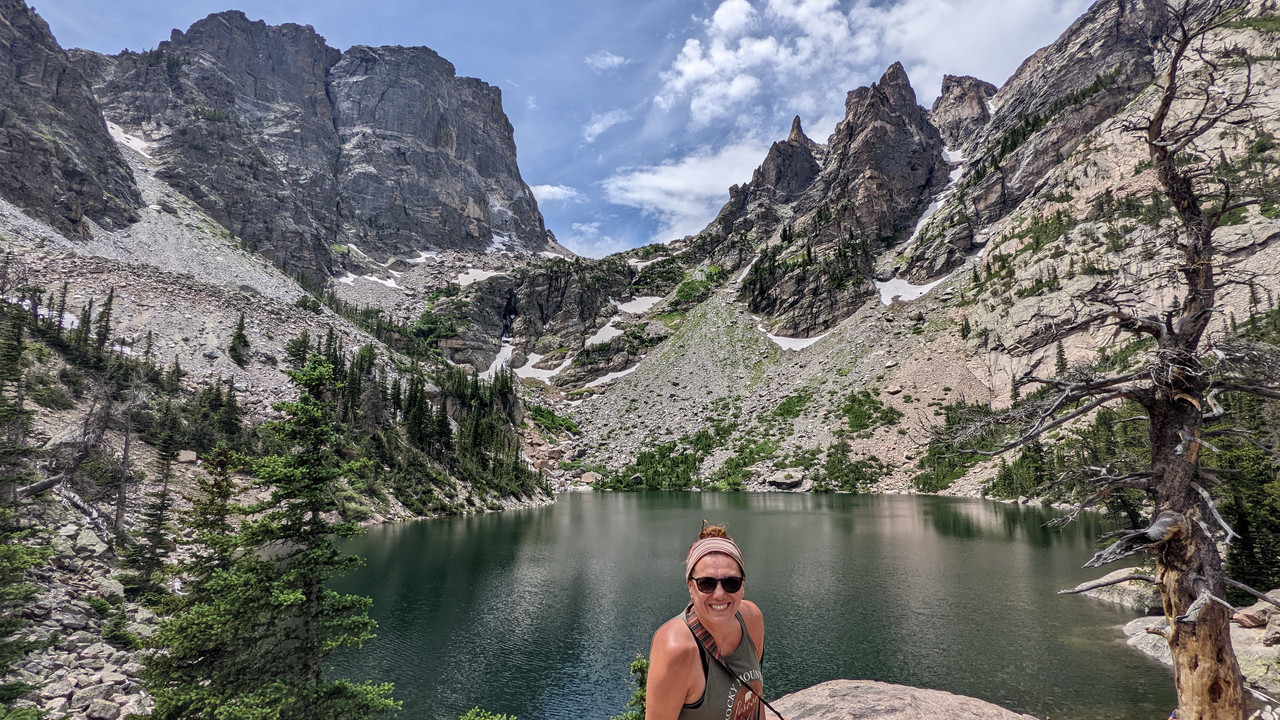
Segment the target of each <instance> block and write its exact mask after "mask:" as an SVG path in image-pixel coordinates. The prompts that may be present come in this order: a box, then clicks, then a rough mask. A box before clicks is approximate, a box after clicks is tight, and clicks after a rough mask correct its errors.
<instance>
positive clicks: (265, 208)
mask: <svg viewBox="0 0 1280 720" xmlns="http://www.w3.org/2000/svg"><path fill="white" fill-rule="evenodd" d="M78 62H79V64H80V65H81V67H85V68H89V69H91V70H92V71H93V72H95V74H96V75H97V82H96V86H95V90H96V92H97V94H98V96H99V97H100V98H101V101H102V103H103V111H104V113H105V114H106V116H107V118H108V119H109V120H111V121H112V122H115V123H117V124H118V125H120V126H121V127H122V128H124V130H125V132H127V133H129V134H131V135H134V136H135V137H137V138H138V139H139V140H140V141H141V142H143V143H145V145H146V147H147V152H148V154H149V155H150V157H151V159H152V160H154V161H155V162H156V164H157V165H158V168H157V172H156V175H157V177H159V178H160V179H162V180H164V181H166V182H168V183H169V184H170V185H172V186H174V187H175V188H177V189H178V190H179V191H180V192H181V193H182V194H184V195H186V196H187V197H189V198H190V199H192V200H193V201H195V202H196V203H198V204H199V205H200V206H201V208H202V209H203V210H204V211H205V212H207V213H209V215H210V216H212V217H213V218H214V219H215V220H217V221H218V222H219V223H221V224H222V225H223V226H224V227H226V228H227V229H228V230H230V231H231V232H232V233H233V234H234V235H235V236H236V237H238V238H240V239H241V240H242V241H243V242H244V243H245V244H246V245H248V246H250V247H251V248H253V249H255V250H257V251H258V252H260V253H262V254H263V255H265V256H267V257H268V258H270V259H272V260H273V261H274V262H275V263H276V264H277V265H279V266H281V267H283V268H285V269H286V270H287V271H289V272H291V273H293V272H302V273H304V274H307V275H310V276H312V277H315V278H325V277H328V276H331V275H334V274H340V273H341V272H342V271H343V270H344V269H345V267H346V263H347V262H348V260H349V259H351V258H349V257H348V253H347V252H346V251H345V250H343V251H341V252H335V250H334V248H344V247H345V246H348V245H354V246H356V247H357V248H358V249H359V252H360V253H363V254H365V255H367V256H369V257H371V258H373V259H374V260H376V261H377V262H378V263H383V262H387V261H389V260H390V259H391V258H393V257H410V258H411V257H416V256H418V254H419V253H421V252H423V251H433V250H442V249H457V250H464V251H472V252H487V251H490V250H495V249H501V248H506V249H519V250H528V251H539V250H543V249H547V248H548V247H549V243H550V242H552V238H551V237H550V236H549V234H548V233H547V231H546V228H545V226H544V223H543V219H542V215H541V213H540V212H539V211H538V207H537V202H536V201H535V200H534V197H533V194H532V192H531V191H530V190H529V188H528V187H527V186H526V185H525V184H524V181H523V180H522V179H521V177H520V172H519V168H518V166H517V164H516V150H515V141H514V132H513V129H512V127H511V124H510V122H509V121H508V120H507V117H506V115H505V114H504V113H503V110H502V95H501V92H500V91H499V90H498V89H497V88H495V87H493V86H490V85H489V84H487V83H484V82H482V81H480V80H476V79H473V78H459V77H457V76H456V73H455V70H454V67H453V65H452V64H451V63H449V62H448V61H447V60H445V59H444V58H441V57H440V56H439V55H438V54H437V53H435V52H434V51H432V50H430V49H428V48H422V47H417V48H404V47H377V48H375V47H367V46H356V47H353V48H351V49H350V50H348V51H347V52H346V53H342V52H339V51H338V50H336V49H334V48H332V47H329V46H328V45H327V44H326V43H325V40H324V38H323V37H321V36H320V35H319V34H317V33H316V32H315V30H314V29H313V28H312V27H310V26H308V25H295V24H284V25H268V24H266V23H265V22H263V21H261V20H250V19H249V18H248V17H247V16H246V15H245V14H244V13H242V12H239V11H228V12H223V13H216V14H214V15H210V16H208V17H206V18H205V19H203V20H200V21H199V22H197V23H195V24H193V25H192V26H191V27H190V28H189V29H188V30H187V31H186V32H182V31H177V30H175V31H174V32H173V33H172V35H171V36H170V39H169V40H168V41H166V42H162V43H160V45H159V46H158V47H157V48H156V49H155V50H153V51H150V52H146V53H129V52H125V53H122V54H120V55H118V56H115V57H111V58H104V57H102V56H97V57H96V58H95V57H92V56H91V54H88V53H85V54H83V55H82V56H81V57H80V58H78ZM229 158H230V159H234V160H233V161H232V162H228V159H229Z"/></svg>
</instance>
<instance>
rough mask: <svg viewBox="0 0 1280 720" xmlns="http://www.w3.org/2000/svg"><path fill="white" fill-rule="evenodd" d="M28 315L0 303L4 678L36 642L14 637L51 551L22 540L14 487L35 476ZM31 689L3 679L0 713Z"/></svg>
mask: <svg viewBox="0 0 1280 720" xmlns="http://www.w3.org/2000/svg"><path fill="white" fill-rule="evenodd" d="M25 321H26V315H25V313H23V312H22V311H21V310H20V309H19V308H16V307H14V306H12V305H9V304H8V303H3V304H0V678H2V677H7V676H8V675H9V674H10V671H11V670H12V664H13V662H14V661H15V660H17V659H18V658H20V657H22V655H23V654H25V653H26V652H27V650H29V649H30V648H31V644H30V643H27V642H24V641H22V640H20V639H17V638H15V637H14V634H15V633H16V632H17V631H18V630H19V629H21V628H22V627H23V626H24V625H25V624H26V620H24V619H23V618H22V617H21V616H20V615H19V614H18V613H16V612H14V611H16V610H19V609H20V608H22V607H23V606H24V605H25V604H26V603H27V601H28V600H30V599H31V597H32V596H33V595H34V594H35V588H34V587H32V586H31V585H29V584H27V583H25V582H24V577H25V573H26V570H27V568H30V567H33V566H35V565H38V564H40V562H42V561H43V560H44V557H45V553H44V552H43V551H42V550H39V549H36V548H31V547H27V546H26V545H24V544H23V543H22V540H23V539H24V538H26V537H27V536H28V535H29V534H30V533H31V532H32V530H31V529H30V528H27V527H24V526H23V525H22V524H21V523H20V522H19V521H18V518H17V513H16V503H15V501H14V500H13V495H14V491H15V489H16V488H18V487H19V486H21V485H25V484H27V483H28V482H30V481H31V480H32V479H33V476H32V472H31V467H30V465H29V464H28V460H27V458H28V457H29V456H30V454H31V452H32V448H31V447H30V446H29V445H27V440H26V438H27V432H28V431H29V430H30V429H31V412H30V411H29V410H26V409H25V408H23V407H22V394H21V387H22V365H21V363H20V362H19V361H18V360H20V359H21V357H22V351H23V332H24V326H25V324H26V323H25ZM30 689H31V686H30V685H28V684H26V683H23V682H8V683H0V717H4V716H5V715H6V713H5V711H6V710H7V709H8V708H9V706H10V705H11V704H12V703H13V701H14V700H16V699H18V697H20V696H21V695H23V694H24V693H26V692H27V691H28V690H30Z"/></svg>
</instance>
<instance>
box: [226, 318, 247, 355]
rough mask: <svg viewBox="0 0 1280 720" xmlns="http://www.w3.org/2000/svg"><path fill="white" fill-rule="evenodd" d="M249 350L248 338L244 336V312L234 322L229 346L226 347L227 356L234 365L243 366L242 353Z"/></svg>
mask: <svg viewBox="0 0 1280 720" xmlns="http://www.w3.org/2000/svg"><path fill="white" fill-rule="evenodd" d="M248 349H249V336H247V335H245V334H244V312H243V311H242V312H241V313H240V319H239V320H237V321H236V329H235V332H233V333H232V334H231V344H230V345H228V346H227V355H229V356H230V357H231V359H232V360H233V361H235V364H237V365H240V366H241V367H243V366H244V360H245V358H244V351H245V350H248Z"/></svg>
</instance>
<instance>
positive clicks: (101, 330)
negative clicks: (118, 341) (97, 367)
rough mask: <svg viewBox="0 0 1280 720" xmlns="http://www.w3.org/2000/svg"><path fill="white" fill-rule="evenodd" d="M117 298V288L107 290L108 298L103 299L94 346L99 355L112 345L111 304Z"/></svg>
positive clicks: (95, 327)
mask: <svg viewBox="0 0 1280 720" xmlns="http://www.w3.org/2000/svg"><path fill="white" fill-rule="evenodd" d="M115 299H116V289H115V288H111V289H110V290H107V299H106V300H103V301H102V310H101V311H100V312H99V313H98V321H97V322H96V323H95V325H94V347H95V349H97V351H98V355H99V356H101V355H102V353H104V352H106V349H107V348H108V347H110V346H111V306H112V305H114V304H115Z"/></svg>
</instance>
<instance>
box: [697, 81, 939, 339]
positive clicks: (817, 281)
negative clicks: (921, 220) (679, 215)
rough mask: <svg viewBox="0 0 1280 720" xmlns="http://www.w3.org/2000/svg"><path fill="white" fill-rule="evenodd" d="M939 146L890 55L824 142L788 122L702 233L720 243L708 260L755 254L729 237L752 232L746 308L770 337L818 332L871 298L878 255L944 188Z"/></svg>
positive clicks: (853, 95) (734, 261)
mask: <svg viewBox="0 0 1280 720" xmlns="http://www.w3.org/2000/svg"><path fill="white" fill-rule="evenodd" d="M942 145H943V143H942V138H941V137H940V136H939V134H938V130H937V129H936V128H935V127H934V126H933V125H932V124H930V122H929V120H928V118H927V116H926V114H925V111H924V109H923V108H921V107H920V106H919V105H917V104H916V96H915V91H914V90H913V89H912V87H911V82H910V80H909V79H908V78H907V74H906V72H905V71H904V70H903V68H902V65H901V64H899V63H894V64H893V65H892V66H891V67H889V69H888V70H886V71H885V73H884V75H883V76H882V77H881V78H880V81H879V82H878V83H874V84H872V85H870V86H869V87H863V88H858V89H857V90H854V91H852V92H850V93H849V95H848V97H847V98H846V99H845V118H844V120H842V121H841V122H840V124H839V125H837V126H836V128H835V132H833V133H832V134H831V136H830V137H829V138H828V139H827V142H826V144H825V145H819V144H817V143H814V142H813V141H812V140H810V139H809V138H808V137H806V136H805V134H804V131H803V130H802V128H801V126H800V119H799V118H796V120H795V122H794V123H793V124H792V129H791V133H790V135H789V136H788V138H787V139H786V140H785V141H782V142H778V143H774V145H773V147H772V148H770V150H769V154H768V156H767V157H766V158H765V160H764V162H763V163H762V164H761V166H760V167H759V168H758V169H757V170H756V172H755V173H754V175H753V176H752V179H751V182H750V183H748V184H747V185H744V186H741V187H737V186H735V187H733V188H731V189H730V191H729V202H728V203H726V204H725V206H724V207H723V208H722V209H721V211H720V214H719V216H718V217H717V218H716V220H715V222H713V223H712V225H711V226H710V227H708V229H707V230H706V231H704V233H703V235H704V236H712V237H716V238H720V239H721V240H722V242H721V243H720V244H719V245H718V247H717V248H716V250H715V251H713V252H712V257H713V259H714V260H715V261H716V262H718V263H720V264H722V265H724V266H726V267H730V268H737V267H738V266H739V265H742V264H745V263H746V262H749V261H751V253H745V252H743V248H742V246H741V242H728V241H729V240H731V239H735V238H738V239H740V238H741V237H744V236H745V237H748V238H750V239H751V240H753V241H754V243H755V245H756V247H757V248H758V259H757V260H756V261H755V264H753V265H752V266H751V269H750V271H749V272H748V274H747V275H746V277H745V280H744V282H743V284H742V296H743V298H744V299H746V300H747V303H748V306H749V307H750V309H751V310H752V311H753V312H756V313H759V314H762V315H767V316H768V317H769V318H770V321H771V323H772V326H773V330H774V332H776V333H778V334H781V335H788V336H802V337H808V336H812V335H815V334H817V333H820V332H822V331H824V330H825V329H827V328H829V327H831V326H833V325H835V324H836V323H838V322H840V321H841V320H843V319H845V318H846V317H848V316H849V315H850V314H852V313H853V312H854V311H855V310H856V309H857V307H858V306H859V305H860V304H861V303H862V302H863V301H865V300H866V298H867V297H869V296H871V295H872V294H874V292H875V290H874V288H873V287H872V285H871V282H870V280H871V273H872V263H873V259H874V257H875V255H876V254H877V253H878V252H879V251H880V250H882V249H884V247H885V246H886V245H892V244H893V243H894V242H896V241H897V240H898V239H901V238H902V237H903V236H905V235H906V234H907V233H908V232H909V230H910V229H911V228H912V227H913V225H914V223H915V220H916V218H917V217H919V215H920V213H921V212H922V211H923V210H924V208H925V206H926V205H928V203H929V200H930V198H931V197H932V195H933V194H934V193H936V192H937V191H938V190H940V189H941V188H942V187H943V186H944V185H945V184H946V176H947V172H946V170H947V167H948V166H947V164H946V162H945V161H944V160H943V158H942Z"/></svg>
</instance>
